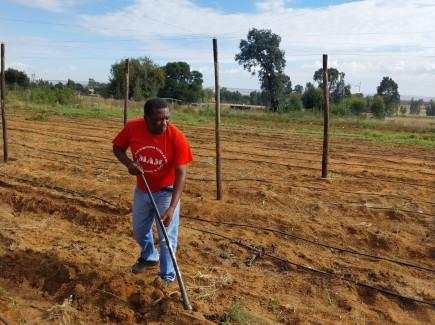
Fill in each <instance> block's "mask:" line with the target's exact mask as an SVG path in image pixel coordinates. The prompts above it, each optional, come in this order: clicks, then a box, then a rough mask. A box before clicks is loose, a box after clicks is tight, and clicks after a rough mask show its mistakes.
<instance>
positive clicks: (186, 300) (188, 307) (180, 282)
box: [140, 173, 192, 310]
mask: <svg viewBox="0 0 435 325" xmlns="http://www.w3.org/2000/svg"><path fill="white" fill-rule="evenodd" d="M140 177H141V178H142V182H143V184H144V185H145V188H146V190H147V193H148V196H149V198H150V201H151V204H152V205H153V208H154V212H155V213H156V219H157V224H158V225H159V226H160V229H161V230H162V233H163V236H164V237H165V240H166V242H167V243H168V249H169V253H170V254H171V259H172V264H173V265H174V269H175V274H176V275H177V280H178V285H179V286H180V290H181V295H182V296H183V306H184V309H185V310H192V306H191V305H190V303H189V298H188V297H187V293H186V289H185V288H184V283H183V279H182V278H181V273H180V269H179V268H178V264H177V260H176V259H175V254H174V251H173V250H172V245H171V242H170V241H169V237H168V233H167V232H166V228H165V225H164V224H163V222H162V220H161V219H160V218H161V216H160V212H159V209H158V208H157V204H156V201H154V198H153V195H152V193H151V190H150V188H149V186H148V183H147V181H146V179H145V176H144V175H143V174H142V173H140Z"/></svg>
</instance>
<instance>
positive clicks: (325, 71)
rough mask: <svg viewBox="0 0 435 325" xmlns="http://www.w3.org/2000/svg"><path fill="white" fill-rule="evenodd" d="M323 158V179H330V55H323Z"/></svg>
mask: <svg viewBox="0 0 435 325" xmlns="http://www.w3.org/2000/svg"><path fill="white" fill-rule="evenodd" d="M323 113H324V117H323V157H322V178H327V177H328V143H329V87H328V55H327V54H323Z"/></svg>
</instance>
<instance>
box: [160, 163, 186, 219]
mask: <svg viewBox="0 0 435 325" xmlns="http://www.w3.org/2000/svg"><path fill="white" fill-rule="evenodd" d="M186 174H187V164H186V165H180V166H175V182H174V188H173V189H172V200H171V204H170V205H169V208H168V209H167V210H166V212H165V214H164V215H162V216H161V220H162V222H163V224H164V225H165V227H168V226H169V224H170V223H171V221H172V218H173V217H174V210H175V208H176V207H177V204H178V201H179V200H180V198H181V193H183V189H184V184H185V183H186Z"/></svg>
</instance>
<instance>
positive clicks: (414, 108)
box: [409, 98, 423, 115]
mask: <svg viewBox="0 0 435 325" xmlns="http://www.w3.org/2000/svg"><path fill="white" fill-rule="evenodd" d="M421 106H423V99H419V100H414V98H411V104H410V106H409V112H410V113H411V115H420V110H421Z"/></svg>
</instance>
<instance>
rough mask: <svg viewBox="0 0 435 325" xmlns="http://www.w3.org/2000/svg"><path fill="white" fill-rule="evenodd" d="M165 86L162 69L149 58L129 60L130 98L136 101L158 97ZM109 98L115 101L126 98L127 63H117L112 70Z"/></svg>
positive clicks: (108, 90) (108, 87)
mask: <svg viewBox="0 0 435 325" xmlns="http://www.w3.org/2000/svg"><path fill="white" fill-rule="evenodd" d="M164 84H165V75H164V71H163V69H162V68H161V67H159V66H158V65H157V64H155V63H154V62H153V61H152V60H151V59H149V58H147V57H143V58H138V59H133V58H130V59H129V83H128V97H129V98H134V99H135V100H138V101H139V100H143V99H146V98H151V97H156V96H157V94H158V91H159V89H160V88H162V87H163V86H164ZM105 92H106V93H107V96H113V97H114V98H115V99H122V98H124V97H125V61H121V62H119V63H115V64H113V65H112V67H111V69H110V77H109V85H108V86H107V89H106V91H105Z"/></svg>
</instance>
